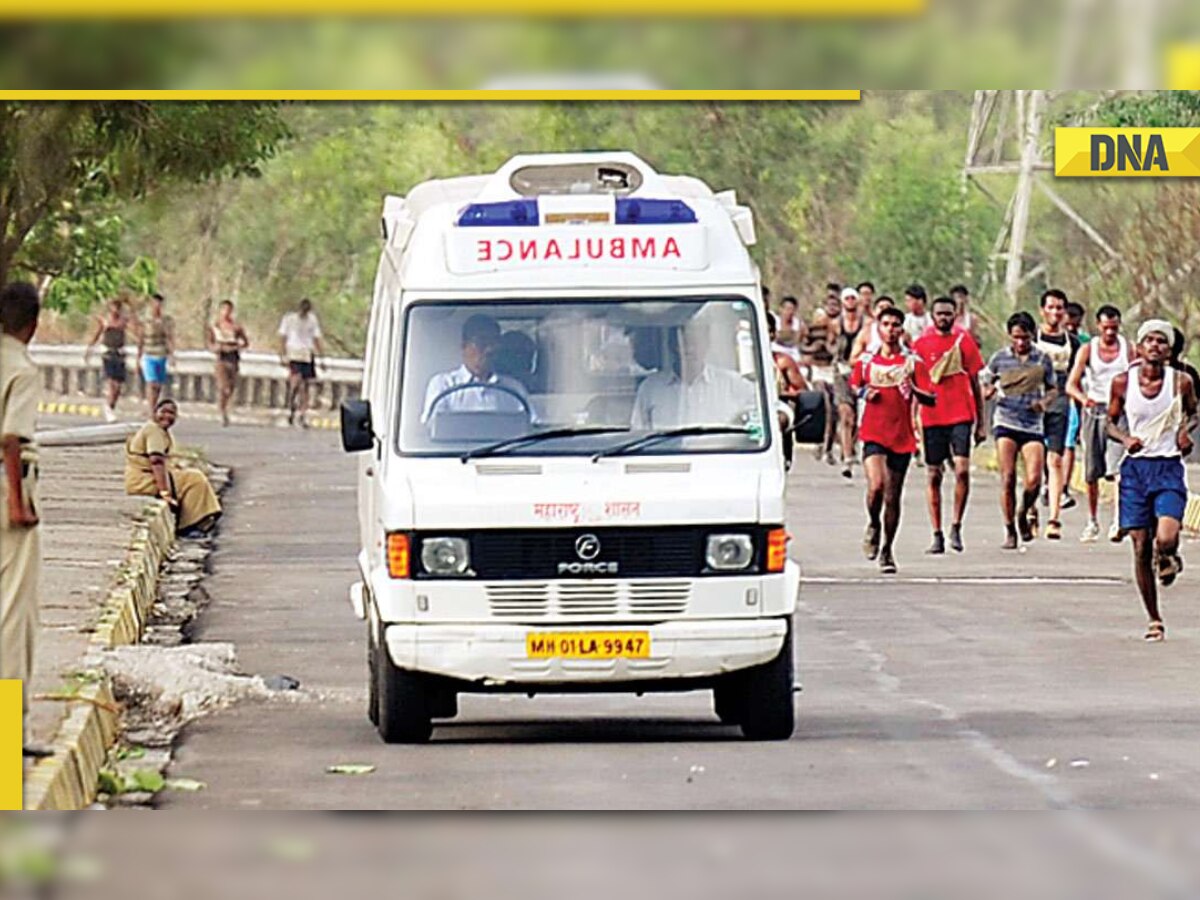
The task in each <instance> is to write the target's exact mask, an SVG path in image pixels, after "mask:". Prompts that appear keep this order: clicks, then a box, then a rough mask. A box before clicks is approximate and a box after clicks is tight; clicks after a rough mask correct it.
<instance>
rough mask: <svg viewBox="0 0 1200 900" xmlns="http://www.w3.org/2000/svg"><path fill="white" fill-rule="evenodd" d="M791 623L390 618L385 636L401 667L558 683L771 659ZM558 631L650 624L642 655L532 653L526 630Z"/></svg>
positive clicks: (668, 675)
mask: <svg viewBox="0 0 1200 900" xmlns="http://www.w3.org/2000/svg"><path fill="white" fill-rule="evenodd" d="M786 629H787V620H786V619H783V618H759V619H699V620H680V621H671V622H660V623H658V624H654V625H648V626H647V625H635V624H618V623H615V622H613V623H606V624H605V625H603V626H595V625H593V626H580V627H559V626H528V625H512V624H503V625H500V624H472V625H445V624H437V625H435V624H430V625H388V626H386V630H385V632H384V643H385V644H386V646H387V650H388V655H389V656H390V657H391V660H392V662H393V663H394V664H395V665H396V666H398V667H399V668H402V669H408V670H410V671H416V672H424V673H428V674H435V675H444V676H447V677H450V678H455V679H459V680H463V681H471V682H478V683H482V684H484V685H503V684H521V685H537V684H543V685H553V684H587V683H595V684H597V685H599V684H602V683H609V682H612V683H616V682H622V681H629V682H646V681H654V680H658V679H675V678H679V679H685V678H686V679H695V678H705V677H711V676H716V675H721V674H724V673H727V672H734V671H737V670H738V669H744V668H747V667H749V666H755V665H759V664H760V663H765V662H769V661H770V660H772V659H774V658H775V657H776V656H778V655H779V651H780V650H781V649H782V647H783V640H784V636H785V633H786ZM546 631H553V632H555V633H557V634H562V633H564V632H579V633H581V634H582V633H584V632H588V633H595V632H605V631H623V632H628V631H645V632H647V633H648V635H649V639H650V650H649V655H648V656H646V657H643V658H616V659H564V658H561V657H552V658H542V659H537V658H530V657H529V656H528V655H527V649H526V637H527V636H528V635H529V634H531V633H541V632H546Z"/></svg>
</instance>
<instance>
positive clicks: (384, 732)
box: [375, 647, 433, 744]
mask: <svg viewBox="0 0 1200 900" xmlns="http://www.w3.org/2000/svg"><path fill="white" fill-rule="evenodd" d="M375 690H376V692H377V700H376V702H377V704H378V712H379V721H378V722H377V723H376V726H377V727H378V729H379V736H380V737H381V738H383V740H384V742H385V743H388V744H423V743H425V742H426V741H427V740H429V736H430V735H431V734H432V733H433V723H432V722H431V721H430V712H429V702H428V699H429V698H428V693H429V692H428V689H427V687H426V685H425V679H424V678H423V677H422V676H421V675H419V674H418V673H416V672H409V671H407V670H405V669H398V668H396V666H394V665H393V664H392V661H391V659H390V658H389V657H388V653H387V649H386V648H385V647H380V648H378V649H377V650H376V653H375Z"/></svg>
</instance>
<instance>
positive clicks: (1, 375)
mask: <svg viewBox="0 0 1200 900" xmlns="http://www.w3.org/2000/svg"><path fill="white" fill-rule="evenodd" d="M39 380H40V379H39V374H38V368H37V366H36V365H34V363H33V360H32V359H30V358H29V348H28V347H27V346H26V345H25V344H23V343H21V342H20V341H18V340H17V339H16V338H15V337H13V336H12V335H9V334H0V416H2V418H3V421H0V434H15V435H16V436H17V437H18V438H20V439H21V460H22V461H23V462H26V463H29V464H30V466H29V468H30V469H32V468H33V464H35V463H36V462H37V445H36V444H35V443H34V440H33V435H34V428H35V427H36V425H37V410H38V399H39V396H40V394H41V388H40V387H39V384H38V382H39Z"/></svg>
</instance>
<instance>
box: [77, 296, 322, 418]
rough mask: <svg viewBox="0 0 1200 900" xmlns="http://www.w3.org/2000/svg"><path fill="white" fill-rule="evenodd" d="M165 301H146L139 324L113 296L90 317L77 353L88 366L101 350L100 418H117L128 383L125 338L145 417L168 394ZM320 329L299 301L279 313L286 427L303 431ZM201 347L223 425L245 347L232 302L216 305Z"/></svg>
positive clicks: (170, 339)
mask: <svg viewBox="0 0 1200 900" xmlns="http://www.w3.org/2000/svg"><path fill="white" fill-rule="evenodd" d="M165 304H166V299H165V298H164V297H163V295H162V294H159V293H155V294H153V295H151V297H150V298H149V300H148V302H147V304H146V310H145V316H144V318H143V317H139V316H138V315H137V313H136V311H135V310H134V309H133V307H132V304H131V303H130V302H128V301H127V300H126V299H124V298H121V297H114V298H112V299H110V300H109V301H108V302H107V303H106V304H105V308H104V310H103V312H101V313H100V314H99V315H98V316H96V319H95V322H94V328H93V330H92V334H91V337H90V338H89V340H88V344H87V348H86V349H85V350H84V361H85V362H88V361H90V360H91V356H92V351H93V349H94V348H95V347H96V345H97V344H100V345H102V346H103V348H104V352H103V353H102V355H101V359H100V362H101V369H102V373H103V376H104V417H105V419H107V420H108V421H109V422H113V421H116V419H117V404H118V402H119V401H120V398H121V395H122V393H124V391H125V385H126V382H127V381H128V375H129V373H128V369H127V366H126V359H125V347H126V345H127V344H129V343H130V338H131V337H132V338H133V340H135V341H136V342H137V370H138V374H139V375H140V376H141V380H142V384H143V386H144V399H145V401H146V405H147V407H148V408H149V409H150V410H151V411H153V410H155V409H157V407H158V401H159V398H160V397H161V396H163V395H164V393H165V392H166V391H167V390H168V388H169V385H170V376H171V369H172V368H173V367H174V365H175V348H176V339H175V323H174V320H173V319H172V317H171V316H169V315H166V313H165V312H164V308H165ZM323 336H324V335H323V334H322V332H321V323H320V320H319V319H318V318H317V314H316V313H315V312H314V311H313V305H312V301H311V300H309V299H307V298H305V299H303V300H301V301H300V303H299V305H298V306H297V308H296V309H295V310H294V311H292V312H288V313H285V314H284V316H283V318H282V319H281V320H280V322H279V328H278V331H277V338H278V347H277V349H278V352H279V362H280V365H283V366H286V367H287V369H288V392H287V402H286V404H285V405H286V406H287V409H288V424H289V425H294V424H297V423H299V425H300V426H301V427H308V421H307V412H308V405H309V400H310V393H311V390H312V384H313V382H314V381H315V380H316V377H317V365H318V364H320V365H321V366H322V367H324V366H325V362H324V359H323V357H324V348H323V346H322V343H321V341H322V338H323ZM204 346H205V348H206V349H207V350H209V351H210V352H211V353H212V354H213V356H214V368H213V381H214V386H215V387H214V397H215V399H216V402H217V408H218V410H219V411H220V414H221V421H222V423H223V424H225V425H228V424H229V421H230V419H229V406H230V403H231V402H232V400H233V397H234V395H235V394H236V393H237V386H238V379H239V377H240V376H239V367H240V364H241V356H242V352H243V351H245V350H247V349H248V348H249V347H250V338H249V336H248V335H247V333H246V329H245V328H244V327H242V324H241V323H240V322H239V321H238V320H237V317H236V316H235V314H234V305H233V301H232V300H222V301H221V302H220V303H218V304H217V314H216V316H215V317H214V318H213V320H212V322H210V323H209V324H208V325H207V326H206V328H205V332H204Z"/></svg>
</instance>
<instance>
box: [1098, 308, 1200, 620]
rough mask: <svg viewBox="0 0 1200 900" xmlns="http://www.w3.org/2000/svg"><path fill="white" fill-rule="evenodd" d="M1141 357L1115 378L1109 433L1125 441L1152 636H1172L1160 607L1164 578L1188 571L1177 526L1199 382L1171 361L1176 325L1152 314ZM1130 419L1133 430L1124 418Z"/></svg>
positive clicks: (1125, 502)
mask: <svg viewBox="0 0 1200 900" xmlns="http://www.w3.org/2000/svg"><path fill="white" fill-rule="evenodd" d="M1137 336H1138V351H1139V355H1140V356H1141V361H1140V362H1137V363H1134V364H1133V365H1132V366H1130V367H1129V371H1128V372H1124V373H1121V374H1119V375H1117V376H1116V377H1115V378H1113V381H1112V392H1111V396H1110V397H1109V401H1108V434H1109V436H1110V437H1112V438H1113V439H1114V440H1117V441H1120V442H1121V444H1122V445H1123V446H1124V447H1125V459H1124V460H1123V461H1122V462H1121V486H1120V492H1121V506H1120V517H1121V531H1122V532H1124V533H1126V534H1128V535H1129V536H1130V537H1131V538H1132V541H1133V563H1134V573H1135V575H1136V577H1137V585H1138V591H1139V593H1140V594H1141V595H1142V605H1143V606H1144V607H1145V608H1146V614H1147V616H1149V619H1150V622H1149V625H1148V626H1147V627H1146V633H1145V635H1144V637H1145V639H1146V640H1147V641H1161V640H1162V639H1163V638H1165V637H1166V635H1167V629H1166V626H1165V625H1164V624H1163V619H1162V614H1161V613H1160V612H1159V609H1158V586H1157V585H1156V584H1155V583H1154V576H1155V570H1156V569H1157V574H1158V582H1159V584H1161V585H1162V586H1163V587H1168V586H1170V585H1171V584H1173V583H1174V582H1175V579H1176V578H1177V577H1178V576H1179V573H1180V572H1182V571H1183V558H1182V557H1181V556H1180V555H1179V531H1180V527H1181V525H1182V522H1183V514H1184V510H1185V509H1186V508H1187V501H1188V493H1187V480H1186V474H1185V472H1184V467H1183V457H1185V456H1187V455H1188V454H1189V453H1191V451H1192V438H1191V436H1190V432H1191V431H1192V429H1194V428H1195V427H1196V424H1197V416H1196V389H1195V386H1194V385H1193V384H1192V380H1191V379H1190V378H1189V377H1188V376H1187V375H1186V374H1185V373H1183V372H1180V371H1178V370H1177V369H1172V368H1171V367H1170V366H1169V365H1168V360H1169V359H1170V355H1171V340H1172V338H1173V333H1172V326H1171V325H1170V323H1168V322H1164V321H1163V320H1162V319H1150V320H1149V321H1147V322H1143V323H1142V327H1141V328H1139V329H1138V335H1137ZM1122 415H1125V416H1126V417H1127V418H1128V424H1129V427H1128V430H1126V429H1125V428H1122V427H1121V425H1120V424H1119V423H1120V421H1121V416H1122Z"/></svg>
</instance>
